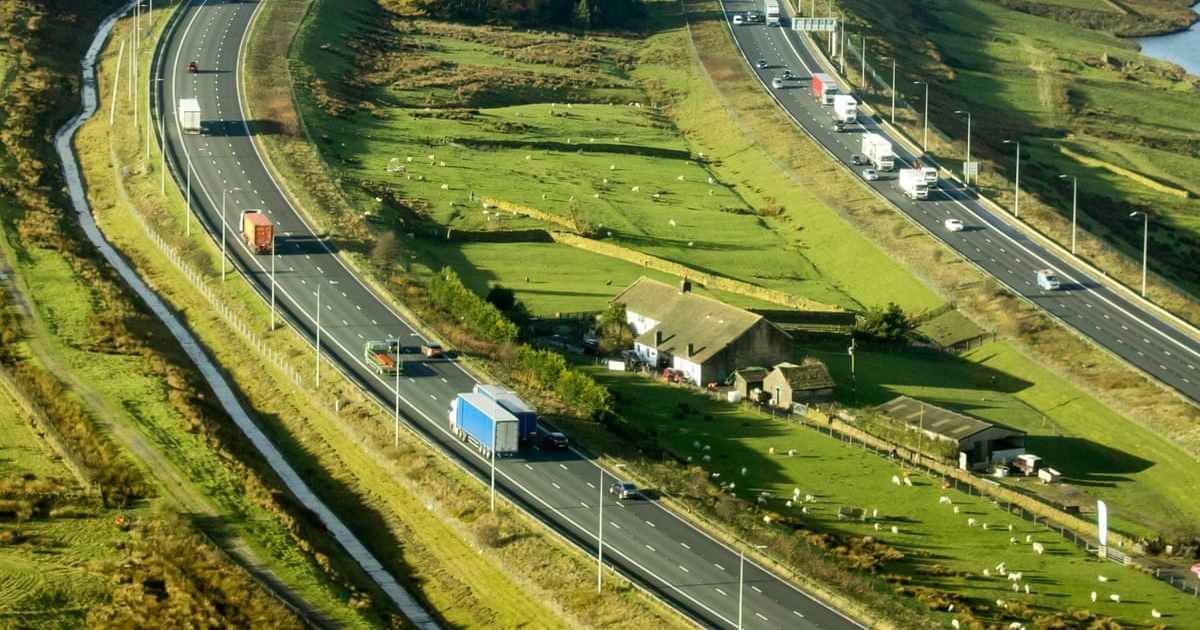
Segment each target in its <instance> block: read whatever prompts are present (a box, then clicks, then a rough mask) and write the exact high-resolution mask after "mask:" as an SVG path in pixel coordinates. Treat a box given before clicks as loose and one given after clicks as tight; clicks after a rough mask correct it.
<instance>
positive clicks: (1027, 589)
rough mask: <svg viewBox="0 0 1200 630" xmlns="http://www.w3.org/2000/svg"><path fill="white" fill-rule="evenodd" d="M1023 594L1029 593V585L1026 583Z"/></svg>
mask: <svg viewBox="0 0 1200 630" xmlns="http://www.w3.org/2000/svg"><path fill="white" fill-rule="evenodd" d="M1025 594H1026V595H1028V594H1029V585H1028V584H1026V585H1025Z"/></svg>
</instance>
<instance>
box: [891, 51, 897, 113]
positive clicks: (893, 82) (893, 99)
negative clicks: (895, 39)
mask: <svg viewBox="0 0 1200 630" xmlns="http://www.w3.org/2000/svg"><path fill="white" fill-rule="evenodd" d="M892 124H893V125H894V124H896V58H895V57H892Z"/></svg>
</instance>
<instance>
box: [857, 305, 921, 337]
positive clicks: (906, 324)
mask: <svg viewBox="0 0 1200 630" xmlns="http://www.w3.org/2000/svg"><path fill="white" fill-rule="evenodd" d="M912 329H913V323H912V320H911V319H909V317H908V315H905V313H904V310H903V309H901V308H900V305H898V304H896V303H895V302H888V304H887V306H885V307H883V308H879V307H872V308H870V309H868V310H867V312H866V314H864V315H863V317H862V319H861V320H860V321H859V322H858V324H857V325H856V326H855V328H854V332H855V334H856V335H860V336H864V337H869V338H872V339H877V340H879V341H901V340H903V339H904V338H905V337H907V336H908V334H909V333H910V332H912Z"/></svg>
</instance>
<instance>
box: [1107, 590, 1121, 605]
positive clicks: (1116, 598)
mask: <svg viewBox="0 0 1200 630" xmlns="http://www.w3.org/2000/svg"><path fill="white" fill-rule="evenodd" d="M1108 598H1109V599H1110V600H1112V603H1114V604H1120V603H1121V596H1120V595H1117V594H1116V593H1113V594H1112V595H1109V596H1108Z"/></svg>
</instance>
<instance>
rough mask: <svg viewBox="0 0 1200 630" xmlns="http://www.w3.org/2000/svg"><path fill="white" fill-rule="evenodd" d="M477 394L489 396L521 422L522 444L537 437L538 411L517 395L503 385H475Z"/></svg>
mask: <svg viewBox="0 0 1200 630" xmlns="http://www.w3.org/2000/svg"><path fill="white" fill-rule="evenodd" d="M474 391H475V393H476V394H481V395H483V396H487V397H488V398H490V399H491V400H494V401H496V402H497V403H500V406H501V407H503V408H504V410H505V411H507V412H508V413H511V414H512V415H513V416H514V417H516V419H517V420H518V421H519V422H520V433H521V434H520V436H519V438H520V440H521V441H522V442H524V441H527V440H532V439H534V438H536V437H537V434H538V425H537V420H538V416H537V410H535V409H534V408H533V407H530V406H529V405H528V404H526V403H525V401H524V400H521V398H520V397H519V396H517V393H516V392H514V391H513V390H511V389H509V388H507V387H505V386H503V385H483V384H477V385H475V390H474Z"/></svg>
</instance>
